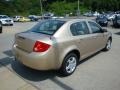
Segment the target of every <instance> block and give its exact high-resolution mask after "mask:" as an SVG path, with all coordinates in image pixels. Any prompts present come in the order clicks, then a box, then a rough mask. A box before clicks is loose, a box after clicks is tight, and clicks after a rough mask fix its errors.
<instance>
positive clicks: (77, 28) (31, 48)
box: [13, 19, 112, 76]
mask: <svg viewBox="0 0 120 90" xmlns="http://www.w3.org/2000/svg"><path fill="white" fill-rule="evenodd" d="M111 42H112V35H111V33H110V32H108V31H107V30H106V29H103V28H101V27H100V26H99V25H98V24H97V23H95V22H94V21H91V20H85V19H74V20H45V21H41V22H39V23H38V24H37V25H35V26H34V27H33V28H31V29H30V30H28V31H26V32H22V33H18V34H16V35H15V43H14V45H13V53H14V55H15V58H16V60H19V61H20V62H21V63H22V64H24V65H25V66H28V67H30V68H33V69H37V70H60V72H62V74H63V75H66V76H67V75H70V74H72V73H73V72H74V71H75V69H76V67H77V64H78V62H79V61H80V60H83V59H85V58H86V57H88V56H90V55H92V54H94V53H96V52H98V51H100V50H103V49H104V50H106V51H108V50H109V49H110V48H111Z"/></svg>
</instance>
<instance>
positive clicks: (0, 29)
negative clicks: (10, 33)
mask: <svg viewBox="0 0 120 90" xmlns="http://www.w3.org/2000/svg"><path fill="white" fill-rule="evenodd" d="M0 33H2V23H1V22H0Z"/></svg>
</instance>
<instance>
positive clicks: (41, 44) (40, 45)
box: [33, 41, 51, 52]
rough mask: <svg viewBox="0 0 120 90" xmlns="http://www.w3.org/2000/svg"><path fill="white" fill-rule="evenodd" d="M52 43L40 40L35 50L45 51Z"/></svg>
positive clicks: (36, 43)
mask: <svg viewBox="0 0 120 90" xmlns="http://www.w3.org/2000/svg"><path fill="white" fill-rule="evenodd" d="M50 46H51V45H49V44H46V43H43V42H40V41H36V42H35V45H34V48H33V51H34V52H45V51H47V50H48V49H49V48H50Z"/></svg>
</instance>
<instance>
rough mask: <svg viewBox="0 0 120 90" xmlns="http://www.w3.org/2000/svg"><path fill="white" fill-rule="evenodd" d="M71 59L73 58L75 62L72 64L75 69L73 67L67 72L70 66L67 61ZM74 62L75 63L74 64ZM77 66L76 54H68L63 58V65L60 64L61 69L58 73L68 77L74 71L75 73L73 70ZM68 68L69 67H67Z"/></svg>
mask: <svg viewBox="0 0 120 90" xmlns="http://www.w3.org/2000/svg"><path fill="white" fill-rule="evenodd" d="M72 58H74V59H75V61H74V62H73V63H74V64H75V65H74V66H75V67H74V66H73V69H71V71H69V70H67V69H66V68H67V67H68V66H69V65H70V64H68V62H69V60H70V59H72ZM75 62H76V63H75ZM77 64H78V57H77V55H76V54H74V53H69V54H68V55H67V56H66V57H65V58H64V61H63V63H62V67H61V68H60V73H61V74H62V75H63V76H69V75H71V74H72V73H73V72H74V71H75V69H76V67H77ZM69 67H70V66H69Z"/></svg>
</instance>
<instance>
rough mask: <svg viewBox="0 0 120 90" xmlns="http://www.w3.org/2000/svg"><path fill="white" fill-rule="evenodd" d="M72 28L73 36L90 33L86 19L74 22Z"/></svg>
mask: <svg viewBox="0 0 120 90" xmlns="http://www.w3.org/2000/svg"><path fill="white" fill-rule="evenodd" d="M70 30H71V33H72V34H73V36H77V35H85V34H89V29H88V26H87V24H86V22H84V21H82V22H77V23H73V24H72V25H71V26H70Z"/></svg>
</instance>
